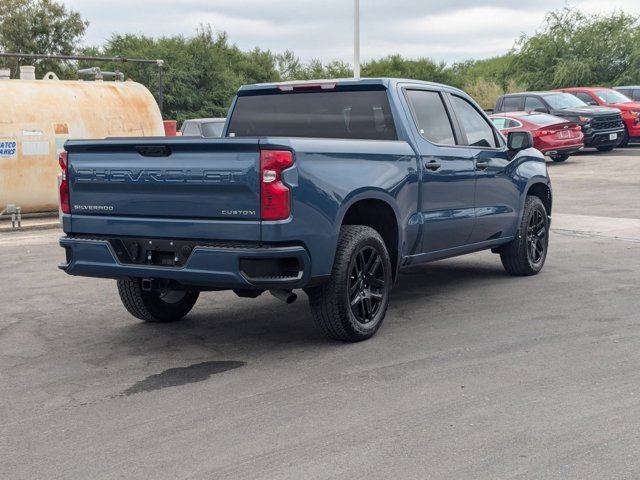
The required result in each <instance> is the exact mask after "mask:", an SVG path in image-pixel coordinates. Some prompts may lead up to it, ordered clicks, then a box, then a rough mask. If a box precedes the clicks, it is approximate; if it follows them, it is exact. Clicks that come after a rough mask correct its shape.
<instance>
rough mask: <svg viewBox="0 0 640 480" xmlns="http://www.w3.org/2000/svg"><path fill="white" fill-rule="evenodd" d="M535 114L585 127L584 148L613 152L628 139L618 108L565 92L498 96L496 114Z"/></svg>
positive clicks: (583, 130)
mask: <svg viewBox="0 0 640 480" xmlns="http://www.w3.org/2000/svg"><path fill="white" fill-rule="evenodd" d="M518 111H527V112H531V111H535V112H541V113H550V114H551V115H555V116H556V117H562V118H564V119H566V120H569V121H570V122H575V123H577V124H579V125H580V127H582V133H584V146H585V147H594V148H597V149H598V150H600V151H602V152H606V151H609V150H613V149H614V148H615V147H616V146H617V145H618V144H619V143H620V142H621V141H622V138H623V136H624V132H625V130H624V122H623V121H622V114H621V113H620V110H618V109H617V108H611V107H600V106H591V105H587V104H586V103H584V102H583V101H582V100H580V99H579V98H577V97H575V96H573V95H571V94H570V93H564V92H553V91H552V92H523V93H510V94H507V95H502V96H500V97H498V100H497V102H496V108H495V109H494V113H499V112H518Z"/></svg>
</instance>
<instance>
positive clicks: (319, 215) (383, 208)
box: [60, 79, 552, 341]
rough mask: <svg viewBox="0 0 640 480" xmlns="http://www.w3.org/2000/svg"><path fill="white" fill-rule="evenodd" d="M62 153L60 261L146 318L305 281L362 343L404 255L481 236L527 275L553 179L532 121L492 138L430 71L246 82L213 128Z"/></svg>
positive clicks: (325, 319)
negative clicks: (426, 76) (209, 134)
mask: <svg viewBox="0 0 640 480" xmlns="http://www.w3.org/2000/svg"><path fill="white" fill-rule="evenodd" d="M65 149H66V151H65V152H63V153H62V155H61V156H60V165H61V168H62V171H63V180H62V182H61V185H60V195H61V208H62V211H63V216H62V221H63V228H64V232H65V234H66V236H64V237H63V238H62V239H61V240H60V245H61V246H62V247H63V248H64V249H65V251H66V261H65V262H64V263H63V264H62V265H60V268H61V269H62V270H64V271H65V272H67V273H69V274H71V275H82V276H89V277H101V278H112V279H116V280H117V284H118V291H119V294H120V298H121V300H122V302H123V304H124V306H125V307H126V309H127V310H128V311H129V312H130V313H131V314H132V315H133V316H135V317H137V318H139V319H141V320H144V321H149V322H169V321H174V320H178V319H181V318H183V317H184V316H185V315H186V314H187V313H188V312H189V311H190V310H191V308H192V307H193V305H194V304H195V302H196V300H197V299H198V295H199V294H200V292H203V291H216V290H233V291H234V292H235V293H236V294H237V295H238V296H240V297H248V298H253V297H257V296H258V295H260V294H262V293H263V292H265V291H270V292H271V293H272V294H273V295H274V296H276V297H277V298H279V299H281V300H283V301H285V302H287V303H290V302H292V301H294V300H295V298H296V294H295V293H294V292H293V290H294V289H304V291H305V292H306V294H307V295H308V297H309V302H310V306H311V310H312V312H313V317H314V318H315V320H316V322H317V323H318V325H319V326H320V328H321V329H322V330H323V331H324V332H325V333H326V334H327V335H328V336H330V337H332V338H335V339H339V340H345V341H359V340H364V339H367V338H370V337H371V336H372V335H374V334H375V333H376V331H377V330H378V329H379V328H380V325H381V324H382V321H383V319H384V317H385V313H386V310H387V306H388V303H389V295H390V292H391V287H392V285H393V283H394V281H395V280H396V278H397V276H398V271H399V269H400V268H401V267H403V266H406V265H413V264H417V263H421V262H429V261H433V260H438V259H442V258H446V257H453V256H457V255H461V254H465V253H470V252H476V251H479V250H484V249H491V250H492V251H493V252H494V253H498V254H500V257H501V260H502V264H503V265H504V267H505V269H506V271H507V272H508V273H510V274H512V275H533V274H536V273H538V272H539V271H540V270H541V269H542V266H543V264H544V262H545V258H546V255H547V248H548V240H549V223H550V215H551V204H552V197H551V184H550V181H549V176H548V174H547V168H546V165H545V160H544V157H543V156H542V154H540V152H538V151H537V150H535V149H533V148H532V138H531V135H530V134H529V133H527V132H513V133H511V134H510V135H509V137H508V138H507V139H505V138H504V137H503V136H502V135H501V134H500V133H499V132H498V131H497V130H496V129H495V128H494V127H493V125H492V123H491V122H490V121H489V120H488V118H487V117H486V115H485V114H484V113H483V111H482V110H481V109H480V108H479V107H478V105H476V103H475V102H474V101H473V100H472V99H471V98H470V97H469V96H468V95H467V94H465V93H464V92H462V91H460V90H458V89H455V88H452V87H449V86H445V85H439V84H434V83H427V82H420V81H413V80H397V79H360V80H355V79H352V80H335V81H315V82H289V83H274V84H260V85H249V86H243V87H241V88H240V90H239V91H238V93H237V96H236V98H235V100H234V101H233V104H232V106H231V108H230V110H229V115H228V118H227V121H226V124H225V127H224V133H223V138H220V139H209V138H196V137H192V138H187V137H183V138H180V137H177V138H128V139H116V138H114V139H105V140H70V141H68V142H67V143H66V147H65ZM523 294H524V292H523Z"/></svg>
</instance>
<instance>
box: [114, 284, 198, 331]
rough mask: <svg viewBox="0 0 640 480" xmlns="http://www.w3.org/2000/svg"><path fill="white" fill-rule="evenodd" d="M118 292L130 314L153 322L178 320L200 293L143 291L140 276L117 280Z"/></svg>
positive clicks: (187, 311) (188, 309)
mask: <svg viewBox="0 0 640 480" xmlns="http://www.w3.org/2000/svg"><path fill="white" fill-rule="evenodd" d="M118 293H119V294H120V300H122V304H123V305H124V307H125V308H126V309H127V311H128V312H129V313H130V314H131V315H133V316H134V317H136V318H139V319H140V320H144V321H145V322H155V323H165V322H174V321H176V320H180V319H181V318H183V317H184V316H185V315H186V314H187V313H189V312H190V311H191V309H192V308H193V306H194V305H195V303H196V301H197V300H198V296H199V295H200V293H199V292H188V291H185V290H157V291H156V290H154V291H145V290H143V289H142V280H141V279H140V278H129V279H126V280H118Z"/></svg>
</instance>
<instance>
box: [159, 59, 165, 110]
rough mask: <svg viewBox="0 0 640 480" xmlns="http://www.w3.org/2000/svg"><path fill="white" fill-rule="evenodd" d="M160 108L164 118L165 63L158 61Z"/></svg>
mask: <svg viewBox="0 0 640 480" xmlns="http://www.w3.org/2000/svg"><path fill="white" fill-rule="evenodd" d="M158 107H160V115H161V116H162V118H164V61H162V60H158Z"/></svg>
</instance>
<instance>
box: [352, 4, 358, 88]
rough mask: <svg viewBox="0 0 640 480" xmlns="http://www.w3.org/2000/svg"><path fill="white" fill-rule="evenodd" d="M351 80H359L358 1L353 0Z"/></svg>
mask: <svg viewBox="0 0 640 480" xmlns="http://www.w3.org/2000/svg"><path fill="white" fill-rule="evenodd" d="M353 78H360V0H353Z"/></svg>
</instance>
